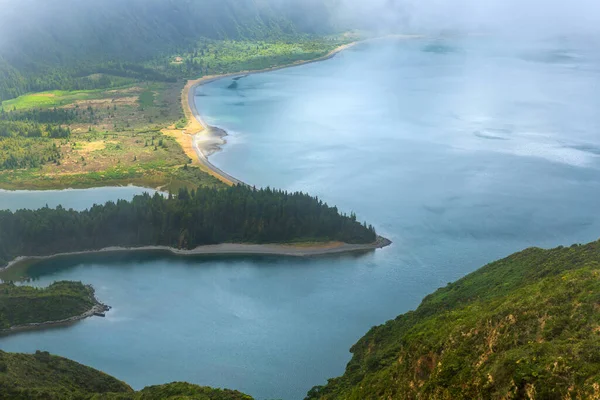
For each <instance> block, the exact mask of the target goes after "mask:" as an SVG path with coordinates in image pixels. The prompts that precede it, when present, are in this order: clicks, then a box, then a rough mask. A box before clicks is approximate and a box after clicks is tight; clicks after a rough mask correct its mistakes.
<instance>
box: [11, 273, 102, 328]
mask: <svg viewBox="0 0 600 400" xmlns="http://www.w3.org/2000/svg"><path fill="white" fill-rule="evenodd" d="M95 304H96V299H95V298H94V289H93V288H92V287H91V286H85V285H83V284H82V283H80V282H56V283H53V284H52V285H50V286H49V287H47V288H41V289H40V288H34V287H30V286H16V285H14V284H12V283H0V330H2V329H7V328H10V327H11V326H19V325H25V324H32V323H40V322H48V321H62V320H65V319H68V318H71V317H75V316H78V315H81V314H83V313H85V312H86V311H89V310H90V309H91V308H92V307H93V306H94V305H95Z"/></svg>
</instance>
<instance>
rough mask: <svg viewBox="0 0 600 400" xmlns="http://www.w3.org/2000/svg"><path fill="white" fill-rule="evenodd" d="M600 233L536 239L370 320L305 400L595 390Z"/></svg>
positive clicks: (587, 394) (576, 394) (599, 381)
mask: <svg viewBox="0 0 600 400" xmlns="http://www.w3.org/2000/svg"><path fill="white" fill-rule="evenodd" d="M599 277H600V241H598V242H593V243H590V244H586V245H574V246H571V247H559V248H556V249H552V250H542V249H538V248H532V249H528V250H525V251H522V252H520V253H516V254H513V255H511V256H509V257H507V258H505V259H503V260H500V261H497V262H494V263H491V264H489V265H487V266H485V267H483V268H481V269H480V270H478V271H476V272H474V273H472V274H470V275H468V276H466V277H465V278H463V279H460V280H459V281H457V282H455V283H451V284H449V285H448V286H446V287H445V288H443V289H439V290H438V291H436V292H435V293H433V294H431V295H429V296H427V297H426V298H425V299H424V300H423V302H422V303H421V305H420V306H419V308H417V309H416V310H415V311H411V312H408V313H406V314H403V315H400V316H399V317H397V318H396V319H395V320H392V321H388V322H387V323H385V324H384V325H381V326H378V327H375V328H373V329H371V331H370V332H369V333H367V335H365V336H364V337H363V338H362V339H360V340H359V341H358V343H356V344H355V345H354V346H353V347H352V349H351V351H352V353H354V356H353V357H352V360H351V361H350V362H349V363H348V366H347V368H346V372H345V374H344V375H343V376H341V377H339V378H335V379H331V380H329V383H328V384H327V385H325V386H318V387H315V388H314V389H312V390H311V391H310V393H309V394H308V397H307V399H309V400H312V399H356V400H359V399H360V400H363V399H557V400H559V399H593V398H598V395H599V393H600V389H599V388H600V313H599V312H598V309H599V307H600V279H599Z"/></svg>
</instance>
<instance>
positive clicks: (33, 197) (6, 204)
mask: <svg viewBox="0 0 600 400" xmlns="http://www.w3.org/2000/svg"><path fill="white" fill-rule="evenodd" d="M144 192H148V193H151V194H153V193H154V192H155V190H152V189H144V188H140V187H135V186H123V187H105V188H94V189H67V190H47V191H28V190H16V191H8V190H0V210H11V211H15V210H19V209H36V208H42V207H45V206H48V207H51V208H54V207H56V206H59V205H60V206H62V207H64V208H66V209H70V208H72V209H74V210H79V211H81V210H85V209H86V208H89V207H91V206H93V205H94V204H104V203H106V202H107V201H117V200H131V199H132V198H133V197H134V196H135V195H138V194H142V193H144Z"/></svg>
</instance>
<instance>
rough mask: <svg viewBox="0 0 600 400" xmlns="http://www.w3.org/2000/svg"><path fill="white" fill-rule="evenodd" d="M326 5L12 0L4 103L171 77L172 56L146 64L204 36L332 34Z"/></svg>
mask: <svg viewBox="0 0 600 400" xmlns="http://www.w3.org/2000/svg"><path fill="white" fill-rule="evenodd" d="M11 3H12V4H11ZM326 3H327V2H326V1H325V0H309V1H306V0H303V1H281V0H265V1H260V2H257V1H252V0H201V1H166V0H124V1H121V0H119V1H117V0H108V1H100V2H93V3H89V2H82V1H77V0H59V1H55V2H51V3H49V2H45V1H40V0H24V1H18V2H17V1H14V0H8V1H6V2H5V4H3V8H2V13H0V101H1V100H6V99H10V98H14V97H17V96H19V95H22V94H24V93H28V92H39V91H45V90H54V89H64V90H82V89H98V88H106V87H110V86H114V85H118V84H122V79H119V78H123V77H125V78H135V79H140V80H146V81H148V80H149V81H172V80H174V79H175V77H174V72H173V71H165V68H166V67H168V66H169V63H168V62H167V63H162V64H161V65H159V66H156V67H151V68H149V67H148V66H147V65H144V62H147V61H150V60H156V59H163V58H164V56H165V55H173V54H175V53H181V52H186V51H188V50H190V49H193V48H196V47H197V43H198V41H199V40H200V39H204V40H250V41H259V40H270V41H281V40H288V41H289V40H292V41H297V40H298V39H299V36H301V35H310V34H324V33H329V32H331V31H332V29H331V25H330V24H329V8H328V6H327V4H326ZM174 71H175V72H176V71H177V69H175V70H174ZM94 74H103V75H104V76H102V77H101V79H98V78H95V77H93V76H92V77H91V75H94Z"/></svg>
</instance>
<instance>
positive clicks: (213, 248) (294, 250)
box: [0, 236, 392, 272]
mask: <svg viewBox="0 0 600 400" xmlns="http://www.w3.org/2000/svg"><path fill="white" fill-rule="evenodd" d="M390 244H392V242H391V241H390V240H388V239H386V238H384V237H381V236H378V237H377V240H376V241H375V242H373V243H366V244H348V243H343V242H328V243H307V244H301V243H300V244H243V243H223V244H214V245H206V246H199V247H197V248H195V249H192V250H182V249H176V248H173V247H167V246H144V247H107V248H105V249H101V250H89V251H78V252H70V253H60V254H53V255H50V256H23V257H17V258H16V259H14V260H13V261H11V262H9V263H8V264H7V265H6V266H5V267H3V268H0V272H3V271H6V270H7V269H9V268H12V267H14V266H16V265H18V264H20V263H23V262H26V261H31V260H34V261H41V260H48V259H52V258H55V257H62V256H72V255H83V254H101V253H118V252H137V251H166V252H170V253H172V254H176V255H181V256H196V255H219V254H220V255H277V256H288V257H311V256H322V255H327V254H340V253H353V252H364V251H369V250H375V249H381V248H384V247H387V246H389V245H390Z"/></svg>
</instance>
